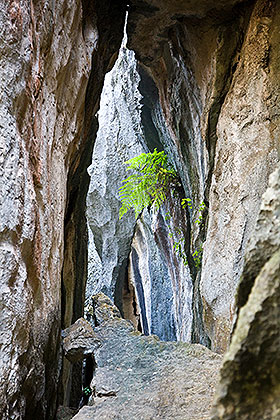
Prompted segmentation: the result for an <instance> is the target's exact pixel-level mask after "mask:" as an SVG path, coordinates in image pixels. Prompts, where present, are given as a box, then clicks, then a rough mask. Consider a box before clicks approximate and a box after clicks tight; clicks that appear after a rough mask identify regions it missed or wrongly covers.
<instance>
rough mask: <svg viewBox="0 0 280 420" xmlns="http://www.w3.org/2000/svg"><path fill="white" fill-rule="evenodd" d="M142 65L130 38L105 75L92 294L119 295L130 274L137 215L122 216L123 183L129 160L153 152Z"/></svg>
mask: <svg viewBox="0 0 280 420" xmlns="http://www.w3.org/2000/svg"><path fill="white" fill-rule="evenodd" d="M136 66H137V62H136V60H135V58H134V53H133V52H132V51H129V50H128V49H127V48H126V46H125V40H124V41H123V45H122V48H121V50H120V54H119V58H118V60H117V61H116V64H115V66H114V68H113V70H112V71H111V72H110V73H109V74H107V75H106V78H105V83H104V88H103V92H102V96H101V103H100V111H99V117H98V120H99V127H100V128H99V131H98V133H97V138H96V143H95V147H94V151H93V156H92V163H91V166H90V167H89V174H90V177H91V181H90V185H89V191H88V195H87V218H88V223H89V227H90V229H91V231H92V234H93V235H92V240H91V242H90V246H89V250H90V251H89V252H90V253H91V254H92V255H91V259H89V269H88V271H89V272H88V282H87V292H86V294H87V297H90V296H91V295H92V294H93V293H97V292H100V291H101V290H102V291H103V292H105V293H106V294H107V295H108V296H109V297H110V298H113V297H114V296H115V293H116V285H117V287H120V289H121V290H122V285H123V283H124V277H125V275H126V266H127V260H128V255H129V250H130V244H131V240H132V236H133V230H134V225H135V217H134V214H133V213H132V212H129V214H127V215H126V216H125V217H124V218H123V219H122V220H121V221H119V209H120V206H121V205H120V200H119V187H120V186H121V181H122V180H123V179H125V178H126V177H127V176H128V174H127V172H126V169H125V165H124V162H125V161H127V160H128V159H130V158H132V157H135V156H138V155H139V154H140V153H143V152H144V151H147V148H146V149H144V145H142V143H141V137H142V139H143V132H142V126H141V112H140V109H141V103H140V101H141V94H140V92H139V90H138V85H139V80H140V77H139V74H138V72H137V69H136ZM92 257H93V258H92ZM96 263H97V264H96ZM118 285H119V286H118ZM120 293H121V292H120Z"/></svg>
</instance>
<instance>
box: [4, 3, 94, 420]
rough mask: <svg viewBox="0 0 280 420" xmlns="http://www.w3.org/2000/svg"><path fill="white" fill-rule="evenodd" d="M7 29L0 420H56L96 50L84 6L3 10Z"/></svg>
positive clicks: (8, 5) (50, 5)
mask: <svg viewBox="0 0 280 420" xmlns="http://www.w3.org/2000/svg"><path fill="white" fill-rule="evenodd" d="M0 26H1V31H0V48H1V57H0V80H1V105H0V107H1V111H0V115H1V117H0V118H1V123H0V139H1V140H0V142H1V146H0V148H1V169H0V172H1V175H0V189H1V198H0V219H1V222H0V235H1V246H0V247H1V302H0V305H1V308H0V310H1V320H0V324H1V357H0V359H1V360H0V363H1V366H0V370H1V373H0V388H1V391H0V417H1V418H2V419H4V420H12V419H21V418H26V419H31V418H36V417H37V418H48V419H52V418H53V415H54V406H55V400H56V387H57V383H58V374H59V369H58V367H59V366H58V356H59V347H60V346H59V341H60V340H59V335H60V331H59V329H60V278H61V268H62V262H63V223H64V209H65V202H66V178H67V170H68V165H69V163H67V162H68V161H69V156H70V152H71V148H72V147H73V146H74V144H76V145H77V143H78V139H79V136H80V134H81V128H82V124H81V123H82V120H83V110H82V103H83V101H84V98H85V91H86V81H87V79H88V77H89V72H90V57H91V52H92V48H93V40H92V38H91V35H92V34H91V33H89V37H88V38H87V37H83V33H82V5H81V1H70V2H69V1H56V2H55V3H54V2H53V1H45V2H43V3H41V2H29V1H20V2H19V1H9V2H6V1H1V2H0ZM77 63H80V64H79V65H77ZM66 79H71V86H69V85H68V84H67V83H66ZM66 86H67V88H66Z"/></svg>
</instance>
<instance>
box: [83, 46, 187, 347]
mask: <svg viewBox="0 0 280 420" xmlns="http://www.w3.org/2000/svg"><path fill="white" fill-rule="evenodd" d="M125 42H126V40H125V39H124V42H123V46H122V49H121V51H120V54H119V58H118V60H117V62H116V64H115V66H114V68H113V70H112V71H111V73H109V74H107V75H106V78H105V85H104V89H103V93H102V97H101V104H100V111H99V131H98V134H97V139H96V143H95V147H94V151H93V158H92V165H91V166H90V168H89V173H90V175H91V181H90V187H89V192H88V197H87V217H88V223H89V228H90V234H89V263H88V282H87V290H86V306H87V303H88V300H89V298H90V296H91V295H92V294H93V293H97V292H99V291H103V292H105V293H106V294H107V295H108V296H110V297H111V298H114V299H115V302H116V303H117V304H118V306H119V308H120V309H121V310H122V312H123V315H124V316H127V317H128V318H129V319H132V318H133V317H134V314H133V312H134V309H133V305H137V306H138V308H139V310H140V318H141V321H142V322H141V323H142V330H143V331H145V334H151V333H153V334H157V335H158V336H159V337H160V338H161V339H162V340H176V339H178V340H183V341H189V342H190V340H191V329H192V280H191V275H190V271H189V268H186V267H185V266H184V264H183V261H182V260H181V259H180V258H178V257H177V256H176V254H175V253H174V251H173V249H172V247H173V242H172V240H170V238H169V236H168V235H169V233H171V231H172V233H174V234H175V232H174V231H175V228H176V227H179V226H180V227H181V228H182V229H183V230H184V231H186V229H187V228H186V224H187V221H186V216H185V211H182V209H181V205H180V200H179V199H177V200H173V201H172V200H171V202H170V208H169V209H168V210H169V211H171V207H172V206H173V207H174V208H176V207H177V210H176V211H174V212H173V213H174V214H173V219H174V222H173V225H172V228H171V230H170V229H168V227H167V224H166V222H165V221H164V219H163V217H162V214H164V210H162V211H163V213H162V214H161V213H157V212H154V211H151V212H150V213H149V212H147V211H145V212H144V214H143V217H141V220H139V221H138V223H137V226H136V227H135V223H136V221H135V217H134V213H133V212H129V214H126V215H125V216H124V217H123V218H122V220H121V221H119V208H120V200H119V194H118V189H119V187H120V185H121V181H122V180H123V179H124V178H125V177H126V176H128V173H127V172H126V171H125V165H124V162H125V161H126V160H128V159H129V158H131V157H135V156H137V155H139V154H140V153H142V152H144V151H148V146H147V145H148V144H149V146H150V147H152V144H154V146H156V145H157V144H156V140H155V137H158V138H159V139H160V140H161V141H164V137H165V136H166V135H167V134H166V128H165V122H164V121H163V119H161V121H159V119H158V121H156V120H154V124H155V126H156V127H157V129H158V134H156V135H155V134H154V133H153V132H152V131H151V130H150V131H149V133H147V130H146V131H145V133H144V131H143V126H142V123H143V112H145V110H144V111H143V110H142V107H143V105H142V96H141V94H140V92H139V88H140V84H143V83H144V82H143V81H142V80H140V74H139V73H138V68H137V61H136V60H135V57H134V53H133V52H131V51H129V50H127V48H126V47H125ZM146 129H147V127H146ZM150 129H151V127H150ZM154 130H156V129H155V128H154ZM145 136H146V138H145ZM147 136H148V137H147ZM145 142H147V145H146V144H145ZM142 144H143V145H142ZM159 145H160V143H159ZM165 211H166V210H165ZM178 215H180V216H181V219H180V217H179V216H178ZM175 219H176V222H175ZM179 219H180V220H179ZM171 224H172V223H171ZM182 226H183V227H182ZM175 237H176V234H175ZM132 241H133V242H132ZM131 243H132V248H131ZM130 250H131V252H130ZM135 258H136V259H137V264H136V263H135ZM136 265H137V267H136ZM135 270H136V271H137V275H136V274H135V272H136V271H135ZM127 272H128V273H131V274H128V277H129V279H128V280H127V278H126V276H127ZM127 281H128V282H131V286H132V290H131V293H130V296H128V294H127V296H126V298H127V300H128V303H127V304H124V302H123V294H124V290H126V289H129V287H128V286H127V285H126V283H127ZM133 295H135V299H136V301H135V299H134V297H133ZM125 305H126V307H125ZM128 306H129V307H128ZM129 314H130V315H129ZM136 317H137V315H136ZM135 322H136V323H137V321H136V320H135Z"/></svg>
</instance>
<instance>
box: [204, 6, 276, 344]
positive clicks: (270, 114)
mask: <svg viewBox="0 0 280 420" xmlns="http://www.w3.org/2000/svg"><path fill="white" fill-rule="evenodd" d="M274 14H275V10H274V8H273V7H272V5H270V6H269V5H268V4H267V7H264V2H258V3H257V5H256V6H255V9H254V11H253V14H252V18H251V21H250V24H249V27H248V31H247V34H246V37H245V40H244V44H243V46H242V49H241V53H240V58H239V62H238V64H237V68H236V71H235V73H234V77H233V81H232V84H231V87H230V90H229V92H228V94H227V96H226V98H225V101H224V104H223V107H222V109H221V112H220V116H219V119H218V125H217V143H216V155H215V166H214V170H213V176H212V183H211V189H210V195H209V202H210V206H209V223H208V231H207V236H206V242H205V247H204V264H203V270H202V280H201V283H202V296H203V299H204V305H205V307H204V319H205V323H206V328H207V331H208V332H209V335H210V336H211V338H212V340H213V343H215V344H214V347H215V348H216V349H217V350H222V349H225V348H226V343H227V342H228V339H229V333H230V330H231V326H232V317H233V314H234V295H235V291H236V286H237V283H238V280H239V277H240V274H241V271H242V267H243V256H244V251H245V247H246V244H247V242H248V239H249V237H250V235H251V233H252V230H253V228H254V225H255V221H256V217H257V214H258V212H259V206H260V200H261V195H262V193H263V192H264V191H265V188H266V185H267V180H268V176H269V174H270V173H271V171H272V170H273V167H274V166H275V163H276V161H277V159H278V155H277V147H278V138H277V136H278V132H277V131H278V130H276V131H275V130H274V129H273V126H274V124H276V126H277V125H278V121H277V120H278V119H279V117H278V116H276V115H275V114H276V112H277V111H276V110H275V105H276V104H275V95H276V94H277V91H278V90H279V87H277V86H276V84H279V81H278V80H277V79H278V78H277V79H275V78H274V76H273V75H271V71H272V70H273V68H274V66H275V63H274V62H273V61H272V62H269V60H268V56H269V50H270V48H271V39H272V36H273V34H272V26H271V25H272V21H273V16H274ZM278 65H279V63H278ZM273 72H275V70H273ZM276 107H277V105H276ZM278 112H279V111H278ZM272 119H273V124H271V120H272ZM225 296H227V299H225Z"/></svg>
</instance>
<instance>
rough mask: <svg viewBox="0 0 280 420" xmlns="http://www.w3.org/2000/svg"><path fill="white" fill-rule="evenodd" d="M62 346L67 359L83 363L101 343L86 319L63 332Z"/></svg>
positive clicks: (80, 319)
mask: <svg viewBox="0 0 280 420" xmlns="http://www.w3.org/2000/svg"><path fill="white" fill-rule="evenodd" d="M62 338H63V340H62V345H63V351H64V355H65V357H66V358H67V359H68V360H69V361H70V362H71V363H76V362H81V361H82V360H83V359H84V358H85V357H86V356H87V355H89V354H92V353H94V350H96V349H97V348H98V347H99V346H100V344H101V342H100V341H99V340H98V338H97V337H96V335H95V333H94V331H93V328H92V326H91V325H90V323H89V322H87V321H86V320H85V319H84V318H79V319H77V321H76V322H75V323H74V324H73V325H71V326H70V327H68V328H66V329H65V330H63V331H62Z"/></svg>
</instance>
